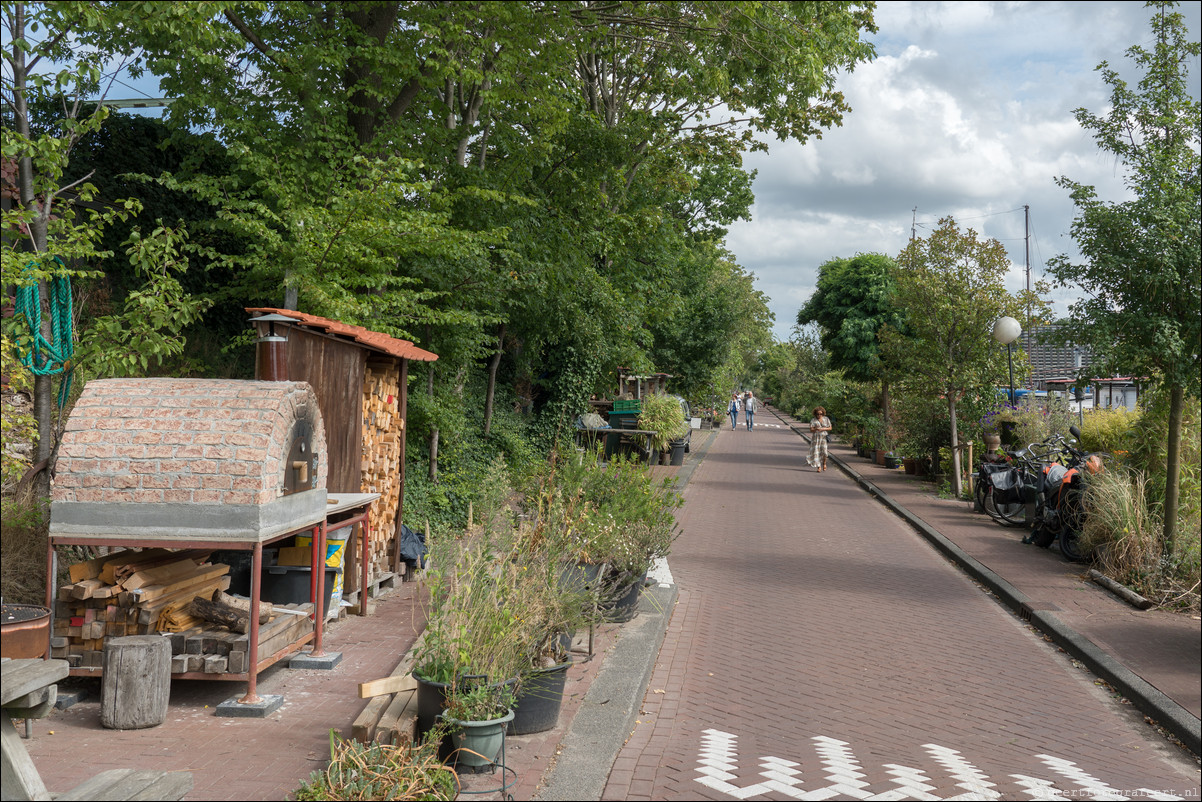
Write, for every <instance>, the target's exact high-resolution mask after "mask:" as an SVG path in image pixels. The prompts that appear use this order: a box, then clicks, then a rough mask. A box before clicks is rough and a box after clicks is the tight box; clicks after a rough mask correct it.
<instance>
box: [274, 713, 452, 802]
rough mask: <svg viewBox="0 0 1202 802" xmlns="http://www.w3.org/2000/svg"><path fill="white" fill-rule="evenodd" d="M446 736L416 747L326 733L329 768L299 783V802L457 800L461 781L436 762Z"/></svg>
mask: <svg viewBox="0 0 1202 802" xmlns="http://www.w3.org/2000/svg"><path fill="white" fill-rule="evenodd" d="M443 735H444V732H443V730H442V729H441V728H438V727H435V728H434V729H433V730H431V731H430V733H429V734H427V736H426V738H424V739H423V740H422V742H421V743H418V744H409V743H402V744H400V745H392V744H379V743H373V744H364V743H360V742H358V741H356V740H353V739H345V738H341V737H339V735H338V734H337V733H336V732H335V731H334V730H330V764H329V766H328V767H327V768H326V769H325V771H315V772H313V773H312V774H311V775H310V776H309V779H308V780H307V781H306V782H303V783H301V786H300V788H298V789H297V790H296V791H295V792H294V794H293V797H294V798H295V799H297V800H303V801H307V800H313V802H325V800H343V799H348V800H376V799H398V800H408V799H430V800H441V799H455V798H456V797H457V796H458V795H459V777H458V775H456V774H455V772H454V770H453V769H451V768H450V767H448V766H446V765H444V764H443V763H442V761H440V760H439V759H438V745H439V743H440V742H441V741H442V737H443Z"/></svg>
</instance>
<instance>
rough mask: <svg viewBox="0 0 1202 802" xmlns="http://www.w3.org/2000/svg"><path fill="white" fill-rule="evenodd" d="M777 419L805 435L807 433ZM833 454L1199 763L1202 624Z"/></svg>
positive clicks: (915, 482) (844, 454)
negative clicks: (1142, 601)
mask: <svg viewBox="0 0 1202 802" xmlns="http://www.w3.org/2000/svg"><path fill="white" fill-rule="evenodd" d="M773 412H775V413H776V414H777V415H778V417H780V419H781V420H783V421H787V422H788V423H789V424H790V425H791V426H795V427H797V428H798V429H800V428H801V427H803V426H805V425H806V424H803V422H801V421H798V420H796V419H793V418H791V417H789V416H787V415H784V414H783V413H780V412H779V411H777V410H773ZM803 439H808V435H806V436H805V437H804V438H803ZM830 453H831V457H832V458H833V461H834V462H835V463H836V464H837V465H838V466H839V467H840V468H841V469H842V470H843V471H844V472H846V473H847V474H848V475H850V476H851V477H852V478H853V479H855V480H856V481H857V482H858V483H859V484H860V485H861V486H862V487H864V488H865V489H866V490H867V491H868V492H870V493H872V494H873V495H875V496H877V497H878V498H879V499H880V500H881V501H882V502H883V503H884V504H885V505H886V506H888V507H890V508H891V509H893V510H894V511H895V512H897V513H898V514H900V515H902V516H903V517H904V518H906V519H907V520H909V521H910V523H911V524H912V525H914V526H915V527H916V528H917V529H918V530H919V531H920V533H922V534H923V535H924V536H925V537H926V538H927V539H928V540H929V541H931V542H932V544H933V545H935V547H936V548H938V549H939V550H940V551H942V552H943V553H944V554H945V555H946V556H947V557H948V558H949V559H951V560H953V561H954V562H956V563H958V564H959V565H960V566H961V567H962V568H963V569H964V570H966V571H967V572H968V573H969V574H970V575H971V576H973V578H974V579H976V580H977V581H979V582H982V583H983V584H985V585H986V586H988V587H989V588H990V590H992V591H993V592H994V593H995V594H996V595H997V596H998V597H999V598H1000V600H1001V601H1002V602H1003V603H1004V604H1005V605H1006V606H1007V607H1009V608H1010V609H1011V610H1012V611H1014V612H1015V613H1017V614H1018V615H1019V616H1020V617H1022V618H1023V619H1025V620H1029V621H1031V623H1032V624H1034V625H1035V626H1036V627H1037V628H1038V629H1040V630H1041V631H1042V632H1043V633H1044V634H1046V635H1047V636H1049V637H1051V638H1052V639H1053V640H1054V641H1055V642H1056V643H1057V645H1059V646H1060V647H1061V648H1063V649H1064V650H1065V651H1067V652H1069V653H1070V654H1072V655H1073V656H1074V657H1076V658H1077V659H1078V660H1081V661H1082V662H1083V663H1085V665H1086V666H1087V667H1088V668H1089V669H1090V671H1092V672H1093V673H1094V674H1096V675H1098V676H1099V677H1101V678H1102V679H1105V680H1106V681H1107V682H1109V683H1110V684H1111V685H1112V686H1114V687H1115V688H1116V689H1117V690H1118V691H1120V692H1121V693H1122V694H1123V695H1124V696H1126V697H1127V698H1128V699H1130V700H1131V702H1132V703H1133V704H1134V705H1135V707H1136V708H1137V709H1139V710H1140V711H1141V712H1142V713H1144V715H1146V716H1149V717H1151V718H1152V719H1154V720H1155V721H1157V722H1158V723H1159V724H1160V725H1161V726H1163V727H1165V728H1166V729H1167V730H1169V731H1170V732H1172V733H1173V734H1174V735H1175V736H1176V737H1177V738H1179V739H1180V740H1181V741H1182V742H1183V743H1184V744H1186V746H1188V747H1189V748H1190V750H1191V751H1192V752H1193V753H1194V754H1195V755H1197V754H1199V752H1200V750H1202V744H1200V736H1199V716H1202V685H1200V683H1199V680H1200V677H1202V619H1199V618H1198V617H1197V616H1190V615H1184V614H1180V613H1170V612H1166V611H1162V610H1143V611H1141V610H1137V609H1135V608H1133V607H1131V606H1130V605H1128V604H1127V603H1125V602H1123V601H1121V600H1119V599H1118V598H1117V597H1115V596H1114V595H1113V594H1111V593H1109V592H1108V591H1106V590H1104V589H1102V588H1101V587H1099V586H1098V585H1096V584H1095V583H1093V582H1091V581H1090V580H1089V578H1088V574H1087V570H1088V569H1087V567H1086V566H1081V565H1077V564H1074V563H1070V562H1067V561H1066V560H1065V559H1064V558H1063V557H1061V556H1060V554H1059V552H1058V551H1056V549H1055V548H1054V547H1053V548H1051V549H1046V550H1045V549H1040V548H1037V547H1035V546H1028V545H1023V544H1022V542H1021V541H1022V536H1023V534H1024V530H1022V529H1017V528H1013V529H1012V528H1006V527H1002V526H999V525H998V524H996V523H994V522H993V520H992V519H990V518H989V517H988V516H987V515H984V514H977V513H974V512H973V509H972V507H973V505H972V503H971V502H966V501H957V500H954V499H943V498H940V497H939V495H938V492H937V489H936V488H935V486H934V485H933V484H931V483H930V482H927V481H924V480H922V479H921V478H919V477H913V476H907V475H906V474H905V473H904V472H903V471H902V470H900V469H896V470H889V469H886V468H884V467H881V466H878V465H876V464H875V463H874V462H872V461H870V460H867V459H864V458H861V457H859V456H857V455H856V453H855V451H854V450H853V449H852V448H851V447H849V446H847V445H845V444H840V443H832V444H831V446H830Z"/></svg>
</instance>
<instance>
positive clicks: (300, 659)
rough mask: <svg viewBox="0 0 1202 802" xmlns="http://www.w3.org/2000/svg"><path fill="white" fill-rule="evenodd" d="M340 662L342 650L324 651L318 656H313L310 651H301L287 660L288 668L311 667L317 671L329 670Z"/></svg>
mask: <svg viewBox="0 0 1202 802" xmlns="http://www.w3.org/2000/svg"><path fill="white" fill-rule="evenodd" d="M341 662H342V652H326V653H325V654H323V655H321V656H320V657H314V656H313V654H312V652H301V653H300V654H298V655H297V656H296V657H293V658H292V659H291V660H289V661H288V667H289V668H313V669H317V670H319V671H329V670H331V669H333V668H334V667H335V666H337V665H338V664H339V663H341Z"/></svg>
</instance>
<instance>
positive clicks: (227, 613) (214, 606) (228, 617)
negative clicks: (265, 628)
mask: <svg viewBox="0 0 1202 802" xmlns="http://www.w3.org/2000/svg"><path fill="white" fill-rule="evenodd" d="M188 614H189V615H194V616H196V617H197V618H203V619H204V620H205V621H210V622H212V623H214V624H220V625H221V626H223V627H225V628H226V629H228V630H230V631H231V632H240V633H242V634H243V635H245V634H246V633H247V632H249V631H250V613H249V612H243V611H242V610H239V609H238V608H236V607H230V606H229V605H227V604H222V603H221V602H218V601H209V600H207V599H203V598H201V597H200V596H197V597H196V598H195V599H193V600H192V601H191V602H189V603H188ZM260 623H262V622H260Z"/></svg>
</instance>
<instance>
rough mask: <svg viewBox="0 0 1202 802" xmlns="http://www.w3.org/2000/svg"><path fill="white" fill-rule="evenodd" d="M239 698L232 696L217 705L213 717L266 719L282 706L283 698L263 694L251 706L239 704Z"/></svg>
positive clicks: (276, 695) (277, 695)
mask: <svg viewBox="0 0 1202 802" xmlns="http://www.w3.org/2000/svg"><path fill="white" fill-rule="evenodd" d="M240 698H241V697H239V696H234V697H231V698H229V699H226V700H225V701H224V702H222V703H221V704H219V705H217V710H216V711H215V713H214V715H217V716H224V717H226V718H267V717H268V716H270V715H271V714H272V713H274V712H275V711H277V710H279V709H280V705H282V704H284V697H283V696H281V695H279V694H278V693H268V694H264V695H262V696H260V697H259V701H258V702H255V703H251V704H243V703H242V702H239V701H238V700H239V699H240Z"/></svg>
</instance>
